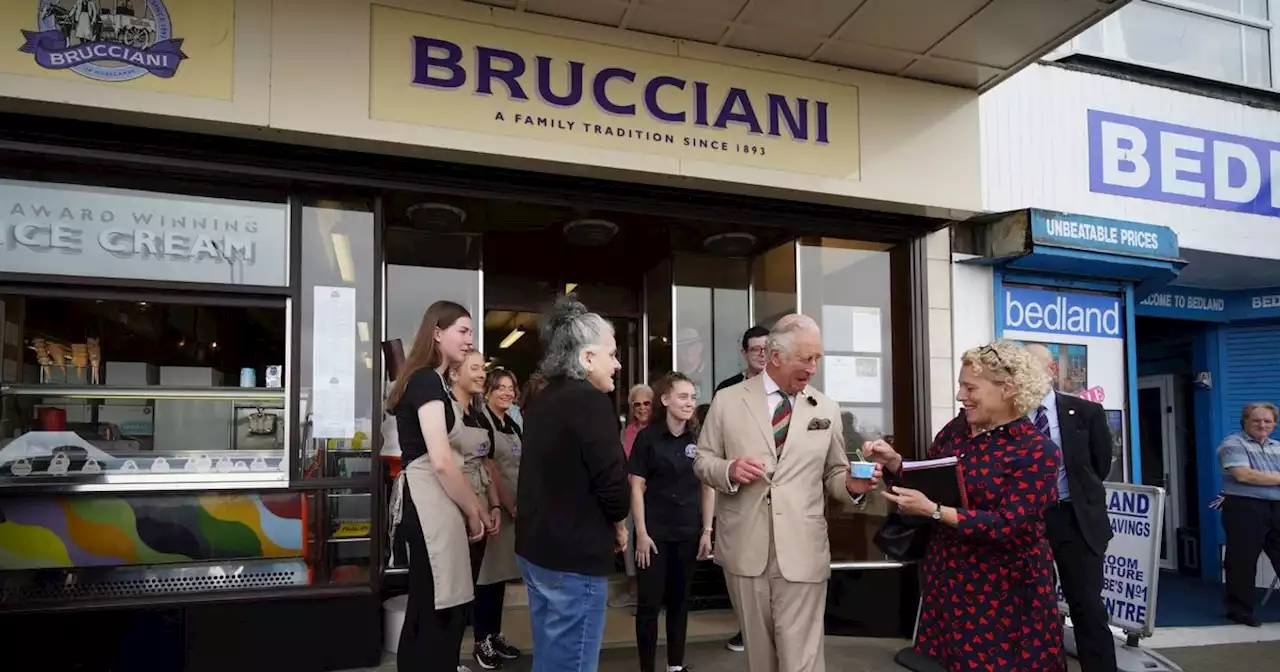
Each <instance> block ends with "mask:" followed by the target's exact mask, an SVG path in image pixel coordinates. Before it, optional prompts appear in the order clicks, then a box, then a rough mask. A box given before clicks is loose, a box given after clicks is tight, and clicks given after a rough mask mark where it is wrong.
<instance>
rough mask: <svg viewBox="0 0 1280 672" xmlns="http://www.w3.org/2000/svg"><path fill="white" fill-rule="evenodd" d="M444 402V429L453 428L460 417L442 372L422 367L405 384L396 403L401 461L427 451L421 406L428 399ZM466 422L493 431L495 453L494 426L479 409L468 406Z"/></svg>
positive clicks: (407, 461) (471, 425)
mask: <svg viewBox="0 0 1280 672" xmlns="http://www.w3.org/2000/svg"><path fill="white" fill-rule="evenodd" d="M431 401H439V402H441V403H443V404H444V430H445V431H446V432H450V431H453V423H454V422H456V420H457V418H455V417H454V413H453V396H452V395H451V394H450V393H449V392H448V391H446V390H445V389H444V381H443V380H441V379H440V374H438V373H436V372H435V371H434V370H432V369H419V370H418V371H415V372H414V374H413V375H412V376H409V382H408V383H406V384H405V387H404V396H402V397H401V398H400V403H399V404H397V405H396V432H397V433H399V435H400V460H401V462H402V463H403V464H406V465H407V464H409V463H410V462H412V461H414V460H416V459H418V458H419V457H421V456H423V455H425V454H426V452H427V442H426V440H424V439H423V438H422V425H421V423H419V422H418V409H420V408H422V407H423V406H425V405H426V404H427V403H428V402H431ZM462 424H463V425H464V426H466V427H476V428H478V429H483V430H485V431H487V432H489V454H490V455H492V454H493V427H492V426H491V425H490V423H489V420H488V419H486V418H485V417H484V413H483V412H481V411H480V410H479V409H478V408H472V409H468V410H467V411H466V412H464V413H463V415H462Z"/></svg>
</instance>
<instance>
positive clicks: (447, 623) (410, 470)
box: [387, 301, 492, 672]
mask: <svg viewBox="0 0 1280 672" xmlns="http://www.w3.org/2000/svg"><path fill="white" fill-rule="evenodd" d="M473 340H474V336H473V332H472V327H471V315H470V313H468V312H467V310H466V309H465V308H463V307H462V306H460V305H458V304H457V303H454V302H452V301H437V302H435V303H433V304H431V306H430V307H429V308H427V311H426V313H425V314H423V316H422V324H421V325H420V326H419V327H418V334H417V336H416V337H415V338H414V341H413V348H412V349H411V350H410V351H409V356H408V358H407V359H406V361H405V366H404V370H403V371H402V372H401V375H400V377H399V378H398V379H396V384H395V385H394V386H393V387H392V388H391V393H390V394H389V395H388V396H387V407H388V408H390V409H393V412H394V413H395V416H396V428H397V432H398V433H399V438H400V449H401V456H402V457H401V459H402V460H403V463H404V470H403V471H401V472H400V476H399V477H398V478H397V479H396V483H395V486H394V487H393V488H392V497H391V512H390V519H391V526H390V528H391V530H390V532H391V535H392V537H391V538H392V539H396V533H397V529H398V528H399V527H400V526H402V525H403V531H404V535H403V537H404V539H405V540H406V542H407V544H408V548H409V602H408V606H407V608H406V611H405V619H404V626H403V627H402V629H401V631H400V645H399V648H398V650H397V654H396V668H397V669H398V670H399V671H400V672H458V671H459V670H465V669H466V668H463V667H461V665H459V650H460V649H461V647H462V635H463V631H464V630H465V629H466V624H467V613H468V605H469V604H470V602H471V601H472V599H473V598H474V594H475V589H474V584H473V580H474V579H473V578H472V569H471V553H470V545H471V544H472V543H475V542H479V541H481V540H483V539H484V537H485V535H486V534H487V533H488V531H489V529H490V528H491V527H492V522H491V521H490V519H489V517H488V515H487V514H486V512H485V507H484V505H483V504H481V501H480V499H479V498H478V497H477V496H476V492H475V490H474V489H473V488H472V487H471V484H470V482H469V481H468V478H467V476H466V475H465V474H464V473H463V465H464V464H465V463H466V461H467V458H468V456H471V455H473V454H474V453H476V452H477V451H479V450H481V447H480V445H479V443H480V442H481V441H480V439H479V437H477V436H476V435H475V434H474V433H473V432H465V431H463V427H464V425H463V422H462V418H463V409H462V408H461V407H460V406H459V405H458V403H457V402H456V401H455V400H454V399H453V398H452V396H451V395H450V394H449V387H450V386H449V385H448V384H446V382H445V377H446V376H448V374H449V370H450V369H451V368H453V367H456V366H458V365H459V364H461V363H462V361H463V360H464V359H465V358H466V356H467V353H468V352H470V351H471V346H472V342H473Z"/></svg>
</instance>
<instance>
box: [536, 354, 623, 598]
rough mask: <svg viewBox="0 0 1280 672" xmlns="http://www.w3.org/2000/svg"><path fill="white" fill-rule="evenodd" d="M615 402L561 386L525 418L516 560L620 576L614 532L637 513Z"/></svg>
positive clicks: (574, 383) (586, 389)
mask: <svg viewBox="0 0 1280 672" xmlns="http://www.w3.org/2000/svg"><path fill="white" fill-rule="evenodd" d="M620 430H621V427H619V426H618V414H617V411H616V410H615V409H614V407H613V402H612V401H611V400H610V398H609V396H608V395H606V394H604V393H603V392H600V391H599V390H597V389H596V388H594V387H592V386H591V384H590V383H588V382H586V381H581V380H568V379H564V378H557V379H554V380H552V381H551V383H550V385H548V386H547V388H546V389H545V390H543V391H542V393H541V394H539V395H538V404H537V408H536V409H533V410H531V411H530V412H529V414H528V415H527V416H525V418H524V440H523V444H524V445H523V448H522V450H521V457H520V485H519V488H518V490H517V495H516V554H517V555H519V556H520V557H522V558H524V559H525V560H528V561H529V562H532V563H533V564H535V565H537V566H539V567H542V568H544V569H550V570H554V571H561V572H573V573H575V574H587V575H592V576H607V575H608V574H610V573H612V572H613V559H614V553H615V550H614V545H615V543H616V536H615V534H614V524H615V523H617V522H619V521H621V520H624V519H625V518H626V517H627V513H628V512H629V510H630V506H631V500H630V490H629V487H628V485H627V473H626V456H625V454H624V453H623V452H622V441H621V439H620Z"/></svg>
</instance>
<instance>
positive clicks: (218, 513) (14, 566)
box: [0, 493, 304, 570]
mask: <svg viewBox="0 0 1280 672" xmlns="http://www.w3.org/2000/svg"><path fill="white" fill-rule="evenodd" d="M302 506H303V500H302V495H299V494H290V493H271V494H242V493H234V494H208V493H202V494H190V495H164V496H156V497H147V496H138V495H134V496H124V497H49V498H41V499H25V500H0V570H21V569H55V568H71V567H109V566H118V565H149V564H162V563H179V562H201V561H211V560H247V559H259V558H294V557H300V556H301V555H302V539H303V534H304V530H303V524H302Z"/></svg>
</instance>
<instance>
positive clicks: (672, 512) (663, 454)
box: [628, 422, 702, 541]
mask: <svg viewBox="0 0 1280 672" xmlns="http://www.w3.org/2000/svg"><path fill="white" fill-rule="evenodd" d="M697 449H698V446H697V441H696V440H695V438H694V436H693V432H691V431H687V430H686V431H685V432H684V433H683V434H681V435H679V436H672V434H671V430H670V429H668V428H667V426H666V423H665V422H664V423H654V424H651V425H649V426H648V427H645V428H644V429H642V430H640V433H639V434H636V441H635V443H634V444H633V445H632V447H631V459H630V461H629V463H628V469H629V471H630V472H631V473H632V474H635V475H636V476H639V477H640V478H643V479H645V491H644V522H645V526H646V527H647V528H648V531H649V537H650V538H651V539H653V540H654V541H686V540H689V539H697V538H698V537H699V536H700V535H701V534H702V507H701V502H702V499H701V497H702V483H701V481H699V480H698V476H697V475H696V474H694V473H693V458H694V457H695V455H696V454H697Z"/></svg>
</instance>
